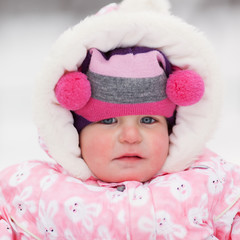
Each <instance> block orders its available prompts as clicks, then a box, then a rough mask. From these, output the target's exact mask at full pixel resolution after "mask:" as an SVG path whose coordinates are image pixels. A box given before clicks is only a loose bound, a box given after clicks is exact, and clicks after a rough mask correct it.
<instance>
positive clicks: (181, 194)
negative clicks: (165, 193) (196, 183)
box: [170, 177, 192, 202]
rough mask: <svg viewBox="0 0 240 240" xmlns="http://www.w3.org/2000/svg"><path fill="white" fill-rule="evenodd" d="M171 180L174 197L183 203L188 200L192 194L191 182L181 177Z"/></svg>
mask: <svg viewBox="0 0 240 240" xmlns="http://www.w3.org/2000/svg"><path fill="white" fill-rule="evenodd" d="M171 180H172V181H171V183H170V185H171V186H170V190H171V193H172V195H173V196H174V197H175V198H176V199H177V200H179V201H181V202H182V201H185V200H187V199H188V198H189V197H190V195H191V192H192V188H191V185H190V184H189V182H188V181H186V180H184V179H182V178H180V177H173V178H172V179H171Z"/></svg>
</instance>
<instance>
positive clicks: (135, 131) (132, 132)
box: [119, 125, 142, 144]
mask: <svg viewBox="0 0 240 240" xmlns="http://www.w3.org/2000/svg"><path fill="white" fill-rule="evenodd" d="M119 141H120V142H121V143H129V144H136V143H140V142H141V141H142V135H141V131H140V129H139V127H138V126H136V125H130V126H123V127H122V128H121V131H120V135H119Z"/></svg>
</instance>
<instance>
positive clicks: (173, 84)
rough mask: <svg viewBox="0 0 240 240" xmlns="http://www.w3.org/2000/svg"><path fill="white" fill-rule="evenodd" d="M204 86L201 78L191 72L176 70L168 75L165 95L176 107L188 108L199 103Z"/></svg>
mask: <svg viewBox="0 0 240 240" xmlns="http://www.w3.org/2000/svg"><path fill="white" fill-rule="evenodd" d="M204 90H205V86H204V81H203V79H202V77H201V76H200V75H199V74H198V73H197V72H195V71H193V70H176V71H174V72H173V73H172V74H170V75H169V78H168V81H167V86H166V93H167V96H168V98H169V99H170V100H171V101H172V102H173V103H175V104H176V105H178V106H189V105H193V104H195V103H197V102H199V101H200V100H201V98H202V96H203V94H204Z"/></svg>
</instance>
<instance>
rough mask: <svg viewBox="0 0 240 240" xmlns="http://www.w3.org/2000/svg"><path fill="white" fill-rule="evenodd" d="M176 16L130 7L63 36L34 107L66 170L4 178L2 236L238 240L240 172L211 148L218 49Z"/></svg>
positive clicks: (10, 171)
mask: <svg viewBox="0 0 240 240" xmlns="http://www.w3.org/2000/svg"><path fill="white" fill-rule="evenodd" d="M169 7H170V5H169V3H168V1H166V0H147V1H146V0H124V1H123V2H122V3H120V4H119V5H117V4H111V5H109V6H107V7H106V8H104V9H103V10H101V11H100V12H99V13H98V14H97V15H94V16H91V17H88V18H87V19H85V20H84V21H82V22H80V23H79V24H77V25H76V26H75V27H74V28H71V29H69V30H67V31H66V32H65V33H64V34H63V35H61V37H60V38H59V40H58V41H57V42H56V44H55V46H54V47H53V50H52V52H51V54H50V56H49V58H48V60H47V63H46V67H45V68H44V70H43V72H42V75H41V76H40V79H39V83H38V84H39V85H38V86H37V93H36V104H35V111H36V124H37V126H38V130H39V135H40V142H41V145H42V146H43V148H44V150H45V151H46V152H47V153H48V154H49V155H50V156H51V157H52V158H53V159H54V160H55V161H56V162H54V163H52V162H46V161H38V160H34V161H28V162H25V163H22V164H18V165H15V166H12V167H9V168H7V169H5V170H3V171H2V172H1V173H0V239H19V240H20V239H21V240H23V239H24V240H26V239H67V240H73V239H84V240H93V239H94V240H114V239H115V240H125V239H126V240H130V239H133V240H141V239H142V240H146V239H149V240H150V239H151V240H153V239H165V240H169V239H171V240H174V239H189V240H190V239H191V240H192V239H194V240H195V239H196V240H198V239H199V240H202V239H206V240H210V239H221V240H223V239H224V240H226V239H229V240H230V239H235V240H237V239H240V167H239V166H235V165H233V164H230V163H227V162H225V161H224V160H223V159H221V157H219V156H218V155H217V154H215V153H213V152H211V151H210V150H208V149H206V148H205V144H206V142H207V140H208V139H209V137H210V134H211V132H212V130H213V129H214V127H215V125H216V124H215V123H216V119H217V118H218V111H219V106H220V101H219V89H218V85H219V78H218V74H217V69H216V68H215V63H214V57H213V54H212V50H211V47H210V45H209V43H208V41H207V40H206V39H205V37H204V36H203V35H202V34H201V33H199V32H198V31H197V30H196V29H195V28H194V27H192V26H190V25H188V24H186V23H184V22H183V21H181V20H180V19H179V18H176V17H174V16H173V15H172V14H171V13H170V10H169Z"/></svg>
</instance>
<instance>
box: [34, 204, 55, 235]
mask: <svg viewBox="0 0 240 240" xmlns="http://www.w3.org/2000/svg"><path fill="white" fill-rule="evenodd" d="M39 207H40V209H39V219H38V220H37V226H38V229H39V232H40V233H42V234H43V235H44V236H45V237H46V238H47V239H57V237H58V231H57V227H56V225H55V223H54V219H55V215H56V213H57V212H58V209H59V207H58V203H57V201H51V202H50V203H49V204H48V206H45V203H44V202H43V201H42V200H40V201H39Z"/></svg>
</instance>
